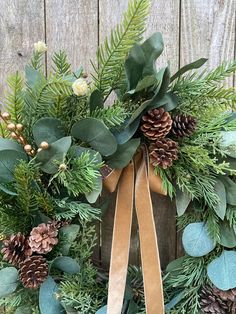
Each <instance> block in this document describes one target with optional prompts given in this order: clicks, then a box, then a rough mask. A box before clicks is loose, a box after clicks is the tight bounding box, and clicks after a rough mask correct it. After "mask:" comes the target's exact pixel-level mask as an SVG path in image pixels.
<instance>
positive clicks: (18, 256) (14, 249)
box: [1, 232, 32, 266]
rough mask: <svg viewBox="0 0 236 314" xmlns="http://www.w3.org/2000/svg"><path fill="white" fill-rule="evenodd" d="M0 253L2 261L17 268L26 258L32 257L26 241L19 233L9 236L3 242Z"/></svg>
mask: <svg viewBox="0 0 236 314" xmlns="http://www.w3.org/2000/svg"><path fill="white" fill-rule="evenodd" d="M1 252H2V254H3V259H4V260H6V261H8V262H9V263H11V264H12V265H14V266H18V265H19V264H20V263H21V262H23V261H24V260H25V259H26V258H27V257H28V256H31V255H32V250H31V248H30V246H29V241H28V239H26V237H25V236H24V235H23V234H21V233H20V232H19V233H17V234H16V235H14V234H13V235H11V237H10V239H8V240H4V241H3V247H2V249H1Z"/></svg>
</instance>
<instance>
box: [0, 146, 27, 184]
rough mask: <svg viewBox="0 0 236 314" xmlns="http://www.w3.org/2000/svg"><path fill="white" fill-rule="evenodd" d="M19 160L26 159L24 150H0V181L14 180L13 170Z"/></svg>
mask: <svg viewBox="0 0 236 314" xmlns="http://www.w3.org/2000/svg"><path fill="white" fill-rule="evenodd" d="M20 160H25V161H28V156H27V155H26V153H25V152H20V151H17V150H7V149H5V150H0V182H1V183H9V182H12V181H13V180H14V170H15V167H16V166H17V165H18V163H19V161H20Z"/></svg>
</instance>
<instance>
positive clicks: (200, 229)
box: [182, 222, 216, 257]
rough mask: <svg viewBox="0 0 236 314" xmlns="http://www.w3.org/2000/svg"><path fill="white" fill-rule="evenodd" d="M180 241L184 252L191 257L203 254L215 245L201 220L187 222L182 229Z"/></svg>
mask: <svg viewBox="0 0 236 314" xmlns="http://www.w3.org/2000/svg"><path fill="white" fill-rule="evenodd" d="M182 241H183V246H184V249H185V251H186V253H187V254H188V255H190V256H193V257H200V256H204V255H206V254H208V253H210V252H211V251H212V250H214V248H215V246H216V244H215V243H214V242H213V240H212V239H211V238H210V236H209V235H208V232H207V228H206V226H205V224H204V223H203V222H196V223H191V224H189V225H188V226H187V227H186V228H185V229H184V232H183V239H182Z"/></svg>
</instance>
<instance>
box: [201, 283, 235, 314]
mask: <svg viewBox="0 0 236 314" xmlns="http://www.w3.org/2000/svg"><path fill="white" fill-rule="evenodd" d="M200 298H201V300H200V306H201V309H202V311H203V313H214V314H227V313H229V306H228V304H227V302H226V301H224V300H222V299H221V297H220V296H219V295H218V294H217V289H216V288H215V287H210V286H206V287H204V288H203V289H202V291H201V293H200Z"/></svg>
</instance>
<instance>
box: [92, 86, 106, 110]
mask: <svg viewBox="0 0 236 314" xmlns="http://www.w3.org/2000/svg"><path fill="white" fill-rule="evenodd" d="M103 106H104V103H103V95H102V93H101V91H100V90H98V89H95V90H94V91H93V92H92V94H91V96H90V98H89V109H90V112H93V111H94V110H95V109H96V108H103Z"/></svg>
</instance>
